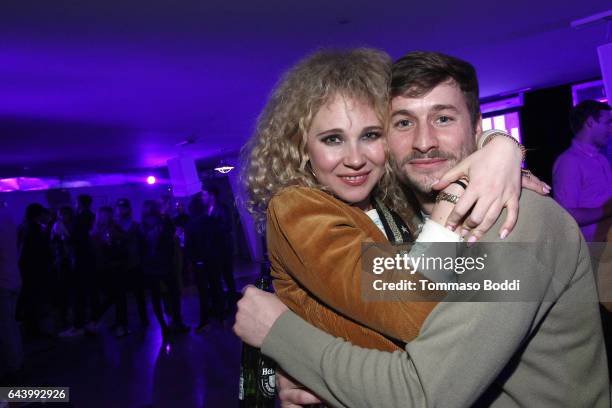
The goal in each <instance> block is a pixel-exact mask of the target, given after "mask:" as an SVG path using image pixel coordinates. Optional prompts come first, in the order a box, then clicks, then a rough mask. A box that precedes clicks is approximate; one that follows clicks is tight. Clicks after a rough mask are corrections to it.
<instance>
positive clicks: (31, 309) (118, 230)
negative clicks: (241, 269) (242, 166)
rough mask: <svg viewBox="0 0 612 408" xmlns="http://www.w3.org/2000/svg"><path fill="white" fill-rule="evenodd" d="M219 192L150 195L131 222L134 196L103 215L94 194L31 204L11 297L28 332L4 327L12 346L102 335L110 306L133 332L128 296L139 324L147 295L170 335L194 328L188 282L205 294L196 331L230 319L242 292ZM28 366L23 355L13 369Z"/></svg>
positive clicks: (124, 331) (145, 322) (124, 329)
mask: <svg viewBox="0 0 612 408" xmlns="http://www.w3.org/2000/svg"><path fill="white" fill-rule="evenodd" d="M218 196H219V191H218V190H217V189H216V188H215V187H214V186H213V187H208V188H205V189H203V190H202V192H201V193H199V194H196V195H195V196H193V197H191V198H190V200H189V202H188V205H187V206H185V205H184V204H183V203H182V202H175V203H174V204H175V205H173V200H172V199H171V197H170V196H169V195H163V196H162V197H161V198H160V199H159V200H146V201H144V203H143V208H142V212H141V220H140V222H137V221H136V220H134V219H133V215H132V206H131V203H130V201H129V200H128V199H126V198H120V199H118V200H117V201H116V202H115V205H114V207H111V206H107V205H104V206H100V207H98V208H97V211H96V212H95V213H94V211H93V210H92V206H93V204H94V203H93V200H92V197H91V196H89V195H79V196H78V198H77V205H76V208H75V209H73V208H72V207H70V206H65V207H61V208H59V209H57V210H54V211H51V210H49V209H47V208H45V207H44V206H43V205H41V204H39V203H31V204H29V205H28V206H27V208H26V210H25V217H24V220H23V222H22V223H21V224H20V225H19V226H18V227H17V228H16V229H17V231H16V234H15V235H16V243H15V244H16V248H17V253H16V257H15V258H16V263H17V264H18V270H19V275H20V278H21V287H20V290H19V294H18V297H17V298H16V302H13V303H16V307H14V309H15V310H14V315H15V320H16V322H20V323H21V329H20V330H17V331H13V332H11V331H5V333H6V334H7V336H12V337H14V339H13V340H12V342H11V343H12V344H13V346H12V347H13V349H14V350H13V351H15V352H16V353H17V354H19V353H21V345H15V343H20V341H21V340H20V336H21V334H20V332H22V333H23V334H24V335H25V336H26V338H28V337H37V336H58V337H60V338H67V337H75V336H81V335H85V334H92V335H95V334H97V333H98V332H99V330H100V327H101V322H102V320H103V318H104V316H105V315H106V314H107V312H108V311H109V310H110V309H112V308H114V314H115V316H114V324H113V326H112V331H113V333H114V335H115V336H116V337H123V336H126V335H128V334H130V325H129V324H128V296H129V295H130V294H131V295H133V298H134V300H135V302H136V305H137V310H138V316H139V320H140V326H139V327H140V328H146V327H148V326H149V318H148V315H147V307H146V297H147V296H146V294H147V292H148V293H150V296H149V297H150V300H151V303H152V309H153V311H154V314H155V317H156V319H157V321H158V323H159V325H160V327H161V333H162V336H163V337H164V338H168V336H171V335H173V334H180V333H186V332H189V331H190V330H191V328H190V327H189V326H187V325H186V324H185V323H184V322H183V317H182V312H181V303H182V302H181V299H182V288H183V286H184V280H185V279H187V280H190V281H194V282H195V283H196V285H197V288H198V293H199V296H200V320H199V324H198V326H197V327H196V328H195V331H196V332H202V331H205V330H206V329H207V327H210V324H211V323H213V321H214V322H218V323H222V322H223V319H224V318H225V317H226V316H230V315H231V313H232V310H233V306H234V304H235V302H236V299H237V294H236V285H235V283H234V276H233V241H232V238H231V237H232V234H231V217H230V214H229V211H228V209H226V208H225V207H223V206H221V205H219V201H218ZM13 228H14V227H13ZM8 232H10V231H8ZM5 235H6V234H5ZM223 282H224V283H225V286H226V288H227V291H225V290H224V289H223ZM14 286H16V287H17V286H18V285H14ZM3 334H4V333H3ZM22 364H23V362H22V360H18V361H17V362H16V363H15V364H14V365H16V366H17V367H13V369H19V367H18V366H19V365H22ZM13 371H14V370H13Z"/></svg>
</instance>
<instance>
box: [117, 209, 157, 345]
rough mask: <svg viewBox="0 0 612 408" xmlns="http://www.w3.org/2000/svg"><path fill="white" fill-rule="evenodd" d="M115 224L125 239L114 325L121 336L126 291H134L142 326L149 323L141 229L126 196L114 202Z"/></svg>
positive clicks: (123, 327)
mask: <svg viewBox="0 0 612 408" xmlns="http://www.w3.org/2000/svg"><path fill="white" fill-rule="evenodd" d="M115 212H116V215H117V226H118V227H119V229H120V230H121V231H122V233H123V234H124V236H125V239H124V240H123V241H122V244H123V245H125V248H124V251H125V253H126V258H125V265H124V266H123V268H122V270H123V271H124V273H125V276H123V277H122V278H121V280H120V282H119V285H120V287H119V290H118V294H117V296H118V299H117V313H118V314H119V316H118V319H117V320H119V323H120V324H119V325H118V326H117V327H116V330H115V335H116V336H117V337H123V336H125V335H127V334H129V330H128V324H127V292H128V291H129V292H132V293H134V297H135V299H136V304H137V306H138V316H139V317H140V323H141V324H142V326H143V327H147V326H148V325H149V318H148V317H147V309H146V303H145V294H144V276H143V274H142V268H141V265H140V256H141V253H140V252H141V249H142V241H143V237H142V230H141V228H140V225H139V224H138V223H137V222H136V221H134V220H133V219H132V206H131V204H130V200H128V199H127V198H120V199H118V200H117V202H116V209H115Z"/></svg>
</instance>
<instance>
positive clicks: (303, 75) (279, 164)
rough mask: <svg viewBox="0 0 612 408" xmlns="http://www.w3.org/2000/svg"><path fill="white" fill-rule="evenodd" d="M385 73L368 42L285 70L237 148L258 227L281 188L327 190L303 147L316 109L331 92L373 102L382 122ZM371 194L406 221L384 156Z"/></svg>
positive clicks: (385, 61) (381, 57)
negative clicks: (244, 141) (245, 139)
mask: <svg viewBox="0 0 612 408" xmlns="http://www.w3.org/2000/svg"><path fill="white" fill-rule="evenodd" d="M390 78H391V59H390V58H389V56H388V55H387V54H386V53H384V52H382V51H378V50H374V49H367V48H358V49H353V50H346V51H344V50H322V51H318V52H316V53H314V54H312V55H310V56H308V57H306V58H304V59H303V60H302V61H300V62H298V63H297V64H296V65H295V66H294V67H293V68H291V69H290V70H289V71H287V72H286V73H285V74H284V76H283V77H282V78H281V80H280V82H279V83H278V84H277V86H276V88H275V89H274V91H273V92H272V95H271V96H270V98H269V100H268V103H267V104H266V106H265V108H264V110H263V112H262V113H261V115H260V116H259V118H258V120H257V125H256V129H255V133H254V134H253V136H252V137H251V139H250V140H249V141H248V142H247V144H246V145H245V146H244V147H243V149H242V152H241V156H242V166H241V168H242V175H241V178H242V183H243V187H244V188H245V189H246V192H247V196H248V198H247V201H246V207H247V209H248V210H249V212H250V213H251V214H252V215H253V216H254V218H255V220H256V222H257V223H258V226H259V227H260V228H262V227H263V226H265V222H266V210H267V208H268V203H269V201H270V199H271V198H272V197H273V196H274V195H275V194H276V193H278V192H279V191H280V190H281V189H283V188H285V187H287V186H292V185H300V186H306V187H312V188H318V189H321V190H326V191H328V189H327V188H326V187H325V186H323V185H321V184H320V183H319V182H318V180H317V179H316V178H315V177H314V175H313V173H312V171H311V169H310V163H309V160H308V154H307V152H306V136H307V132H308V130H309V128H310V125H311V123H312V120H313V118H314V116H315V115H316V113H317V112H318V111H319V109H320V108H321V107H322V106H323V105H325V104H326V103H327V102H329V101H331V100H332V99H333V98H334V97H335V96H336V95H342V96H343V97H346V98H352V99H357V100H360V101H364V102H367V103H368V104H369V105H370V106H372V107H373V109H374V110H375V111H376V114H377V116H378V118H379V119H380V122H381V124H383V127H386V123H387V116H388V110H389V84H390ZM373 194H374V196H375V197H378V198H380V199H381V200H382V201H383V202H384V203H385V204H386V205H388V206H389V207H391V208H392V209H393V210H395V211H397V212H398V213H399V214H400V215H402V216H403V217H404V219H406V220H407V221H409V219H410V218H409V217H411V215H412V212H411V210H410V206H409V205H408V204H407V202H406V197H405V196H404V194H403V192H402V190H401V188H400V187H399V185H398V184H397V182H396V180H395V178H394V176H393V173H392V171H391V167H390V165H389V163H388V162H387V163H386V164H385V172H384V175H383V176H382V178H381V180H380V182H379V183H378V186H377V187H376V188H375V189H374V191H373ZM406 217H408V218H406Z"/></svg>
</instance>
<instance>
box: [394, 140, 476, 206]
mask: <svg viewBox="0 0 612 408" xmlns="http://www.w3.org/2000/svg"><path fill="white" fill-rule="evenodd" d="M473 150H474V149H473V146H463V147H462V149H461V151H459V152H457V154H453V153H451V152H445V151H442V150H439V149H433V150H430V151H428V152H427V153H422V152H419V151H412V152H411V153H410V154H408V155H407V156H406V157H404V158H403V159H402V160H401V162H400V163H399V164H398V163H397V162H396V161H395V160H392V166H393V170H394V171H395V174H396V176H397V177H398V179H399V180H400V181H401V182H402V183H404V184H405V185H407V186H408V187H410V188H412V189H413V190H414V191H415V193H417V194H418V195H422V196H423V195H424V196H429V195H431V194H432V193H433V190H432V188H431V186H432V185H433V184H434V182H436V181H437V180H439V179H440V177H442V175H443V174H444V173H446V172H447V171H448V170H450V169H451V168H453V167H454V166H455V165H456V164H457V163H459V162H460V161H461V160H463V159H464V158H465V157H467V156H468V155H469V154H470V153H471V152H472V151H473ZM415 159H446V161H445V162H444V168H443V169H442V168H441V169H436V170H433V171H431V172H426V171H423V172H416V171H414V172H410V171H408V166H410V164H409V162H410V161H412V160H415Z"/></svg>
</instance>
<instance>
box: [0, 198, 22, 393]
mask: <svg viewBox="0 0 612 408" xmlns="http://www.w3.org/2000/svg"><path fill="white" fill-rule="evenodd" d="M16 231H17V226H16V225H15V223H14V222H13V219H12V218H11V216H10V214H9V211H8V208H7V207H6V203H5V202H3V201H0V333H2V335H1V336H0V384H3V385H18V383H19V379H20V377H21V370H22V367H23V347H22V344H21V333H20V331H19V326H18V325H17V321H16V320H15V309H16V306H17V297H18V295H19V290H20V288H21V279H20V277H19V268H18V267H17V240H16V238H17V236H16V234H15V232H16Z"/></svg>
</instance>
